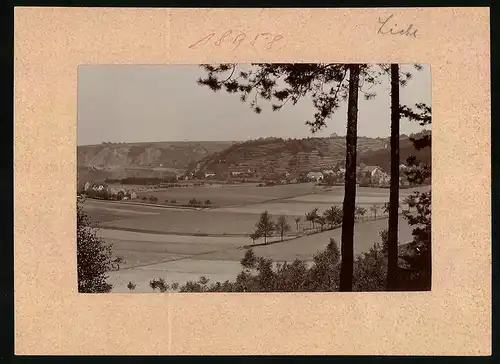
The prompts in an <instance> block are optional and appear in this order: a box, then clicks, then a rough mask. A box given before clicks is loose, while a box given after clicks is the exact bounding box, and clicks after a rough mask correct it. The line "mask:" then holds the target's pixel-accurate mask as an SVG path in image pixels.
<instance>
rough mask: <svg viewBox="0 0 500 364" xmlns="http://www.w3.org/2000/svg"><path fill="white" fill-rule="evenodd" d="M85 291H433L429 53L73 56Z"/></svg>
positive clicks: (81, 282) (80, 259) (79, 235)
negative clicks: (347, 60) (95, 60)
mask: <svg viewBox="0 0 500 364" xmlns="http://www.w3.org/2000/svg"><path fill="white" fill-rule="evenodd" d="M77 93H78V113H77V114H78V120H77V183H78V185H77V198H78V203H77V205H78V209H77V212H76V213H77V265H78V267H77V269H78V291H79V292H81V293H93V292H95V293H103V292H142V293H144V292H150V293H154V292H338V291H342V292H345V291H358V292H369V291H429V290H431V278H432V275H431V266H432V261H431V260H432V259H431V69H430V67H429V65H425V64H400V65H398V64H340V63H332V64H303V63H290V64H273V63H270V64H214V65H81V66H80V67H79V68H78V84H77Z"/></svg>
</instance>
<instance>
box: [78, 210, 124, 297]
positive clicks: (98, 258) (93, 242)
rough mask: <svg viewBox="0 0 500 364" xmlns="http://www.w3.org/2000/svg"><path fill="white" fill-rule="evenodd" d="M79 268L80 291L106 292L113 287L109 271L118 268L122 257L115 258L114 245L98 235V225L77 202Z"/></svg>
mask: <svg viewBox="0 0 500 364" xmlns="http://www.w3.org/2000/svg"><path fill="white" fill-rule="evenodd" d="M76 226H77V239H76V241H77V270H78V292H80V293H106V292H110V291H111V290H112V288H113V286H112V284H110V283H108V282H107V281H106V280H107V279H108V275H107V273H108V272H109V271H112V270H114V269H117V268H118V264H119V263H120V262H123V259H122V258H114V257H113V252H112V245H111V244H106V243H105V242H104V241H103V240H102V239H100V238H99V237H97V234H96V230H97V229H96V227H95V226H94V225H93V224H92V223H91V221H90V219H89V217H88V216H87V215H86V214H85V212H84V211H83V206H82V203H81V202H78V203H77V218H76Z"/></svg>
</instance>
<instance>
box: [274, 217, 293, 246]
mask: <svg viewBox="0 0 500 364" xmlns="http://www.w3.org/2000/svg"><path fill="white" fill-rule="evenodd" d="M275 229H276V232H277V233H278V234H279V235H280V237H281V241H283V235H284V234H285V233H287V232H289V231H290V229H291V226H290V224H289V223H288V221H287V219H286V216H285V215H280V216H279V217H278V219H277V220H276V223H275Z"/></svg>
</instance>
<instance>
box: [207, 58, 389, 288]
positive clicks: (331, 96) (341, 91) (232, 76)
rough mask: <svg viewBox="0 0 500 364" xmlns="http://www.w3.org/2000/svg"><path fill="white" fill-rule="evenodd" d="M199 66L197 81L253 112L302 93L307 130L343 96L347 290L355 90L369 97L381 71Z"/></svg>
mask: <svg viewBox="0 0 500 364" xmlns="http://www.w3.org/2000/svg"><path fill="white" fill-rule="evenodd" d="M202 67H203V68H204V69H205V71H206V77H204V78H200V79H199V80H198V84H200V85H202V86H207V87H209V88H210V89H212V90H213V91H219V90H224V91H226V92H228V93H234V94H239V95H240V99H241V101H243V102H247V101H248V102H249V103H250V107H251V108H252V109H253V110H254V111H255V112H256V113H260V112H261V111H262V107H261V105H260V104H259V100H263V101H264V103H268V102H271V105H272V110H273V111H277V110H280V109H281V108H282V107H283V106H284V105H285V104H287V103H288V102H291V104H292V105H295V104H297V102H298V101H299V100H300V99H302V98H303V97H305V96H310V97H311V99H312V102H313V106H314V107H315V109H316V113H315V114H314V117H313V119H312V120H307V121H306V125H308V126H309V127H310V128H311V131H312V132H313V133H315V132H317V131H318V130H321V129H322V128H323V127H324V126H325V125H326V120H328V119H329V118H331V116H332V115H333V114H334V113H335V112H336V111H337V109H338V107H339V106H340V104H341V102H343V101H346V100H347V103H348V107H347V109H348V110H347V133H346V165H345V167H346V173H345V194H344V203H343V222H342V238H341V240H342V242H341V245H342V247H341V250H342V263H341V265H342V268H341V278H340V286H341V290H342V291H350V290H352V267H353V249H354V247H353V242H354V237H353V234H354V205H355V200H356V143H357V113H358V92H359V91H360V92H363V93H364V96H365V98H366V99H370V98H372V97H374V96H375V94H374V93H370V92H365V91H364V90H363V86H364V85H370V84H375V83H378V79H379V76H380V75H381V74H382V72H383V70H379V71H376V70H374V67H369V66H368V65H365V64H335V63H333V64H332V63H330V64H306V63H293V64H278V63H273V64H271V63H263V64H255V63H254V64H251V65H250V66H249V68H243V69H242V70H240V71H237V64H220V65H216V66H214V65H202ZM347 75H349V77H348V80H347ZM360 81H361V82H360Z"/></svg>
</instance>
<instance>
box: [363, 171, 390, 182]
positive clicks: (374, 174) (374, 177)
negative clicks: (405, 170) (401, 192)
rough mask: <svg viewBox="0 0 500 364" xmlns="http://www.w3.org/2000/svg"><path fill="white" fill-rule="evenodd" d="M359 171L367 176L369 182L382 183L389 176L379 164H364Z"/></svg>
mask: <svg viewBox="0 0 500 364" xmlns="http://www.w3.org/2000/svg"><path fill="white" fill-rule="evenodd" d="M361 172H362V173H363V175H364V176H369V178H370V181H371V183H373V184H378V185H380V184H384V183H386V182H387V181H388V179H389V178H390V177H389V175H388V174H387V173H385V172H384V171H383V170H382V168H380V167H379V166H365V167H364V168H363V169H362V170H361Z"/></svg>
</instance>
